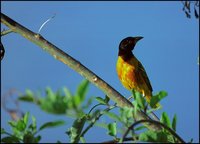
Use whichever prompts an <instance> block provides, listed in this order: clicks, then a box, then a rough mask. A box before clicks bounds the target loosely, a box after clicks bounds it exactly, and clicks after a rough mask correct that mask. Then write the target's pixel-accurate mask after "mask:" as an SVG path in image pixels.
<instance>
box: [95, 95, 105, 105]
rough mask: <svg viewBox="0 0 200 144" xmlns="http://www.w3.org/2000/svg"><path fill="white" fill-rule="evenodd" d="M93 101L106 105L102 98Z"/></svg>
mask: <svg viewBox="0 0 200 144" xmlns="http://www.w3.org/2000/svg"><path fill="white" fill-rule="evenodd" d="M95 99H96V100H97V101H98V102H99V103H100V104H103V105H106V102H105V100H104V99H103V98H101V97H96V98H95Z"/></svg>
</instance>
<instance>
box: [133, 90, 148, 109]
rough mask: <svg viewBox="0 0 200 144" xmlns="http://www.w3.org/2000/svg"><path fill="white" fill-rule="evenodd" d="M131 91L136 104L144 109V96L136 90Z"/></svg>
mask: <svg viewBox="0 0 200 144" xmlns="http://www.w3.org/2000/svg"><path fill="white" fill-rule="evenodd" d="M132 93H133V97H134V99H135V100H136V102H137V104H138V106H139V107H140V108H141V109H145V104H146V100H145V99H144V97H143V96H142V95H141V94H140V93H139V92H138V91H135V90H132Z"/></svg>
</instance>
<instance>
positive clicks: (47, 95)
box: [45, 87, 56, 101]
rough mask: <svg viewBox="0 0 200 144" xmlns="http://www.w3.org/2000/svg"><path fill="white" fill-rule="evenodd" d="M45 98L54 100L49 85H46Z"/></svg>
mask: <svg viewBox="0 0 200 144" xmlns="http://www.w3.org/2000/svg"><path fill="white" fill-rule="evenodd" d="M45 91H46V98H47V99H48V100H49V101H55V100H56V94H55V93H53V91H52V89H51V88H50V87H46V90H45Z"/></svg>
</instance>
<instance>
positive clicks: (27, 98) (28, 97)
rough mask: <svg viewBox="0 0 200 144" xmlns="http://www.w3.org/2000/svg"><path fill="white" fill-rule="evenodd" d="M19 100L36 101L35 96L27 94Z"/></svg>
mask: <svg viewBox="0 0 200 144" xmlns="http://www.w3.org/2000/svg"><path fill="white" fill-rule="evenodd" d="M18 100H20V101H25V102H34V97H32V96H28V95H25V96H20V97H19V98H18Z"/></svg>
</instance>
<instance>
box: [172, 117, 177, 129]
mask: <svg viewBox="0 0 200 144" xmlns="http://www.w3.org/2000/svg"><path fill="white" fill-rule="evenodd" d="M176 123H177V117H176V114H175V115H174V117H173V120H172V128H173V130H174V131H176Z"/></svg>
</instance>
